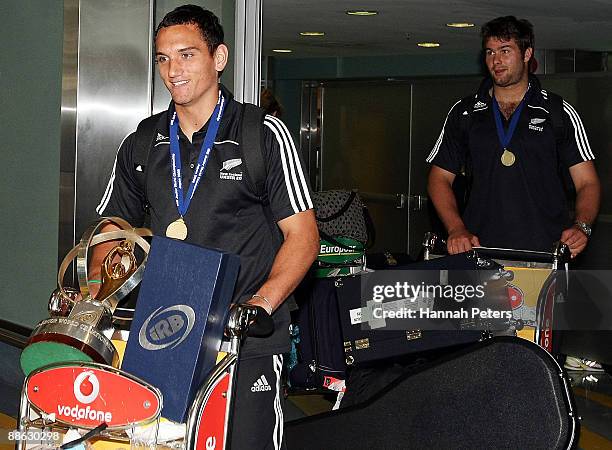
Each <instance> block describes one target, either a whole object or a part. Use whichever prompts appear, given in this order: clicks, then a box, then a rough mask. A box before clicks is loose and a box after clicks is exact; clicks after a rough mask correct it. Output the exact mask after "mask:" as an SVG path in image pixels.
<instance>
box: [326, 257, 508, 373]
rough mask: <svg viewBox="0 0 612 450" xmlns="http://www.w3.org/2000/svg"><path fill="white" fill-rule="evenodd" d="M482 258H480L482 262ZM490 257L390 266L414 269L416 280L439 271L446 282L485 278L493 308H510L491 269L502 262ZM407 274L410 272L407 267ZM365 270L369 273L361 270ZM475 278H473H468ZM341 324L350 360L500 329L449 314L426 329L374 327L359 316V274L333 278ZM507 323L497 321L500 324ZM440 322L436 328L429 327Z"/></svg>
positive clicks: (462, 340) (463, 340)
mask: <svg viewBox="0 0 612 450" xmlns="http://www.w3.org/2000/svg"><path fill="white" fill-rule="evenodd" d="M483 261H484V262H483ZM500 267H501V266H499V265H498V264H496V263H494V262H492V261H485V260H482V259H480V260H475V259H474V258H473V257H471V256H470V255H468V254H461V255H454V256H448V257H444V258H438V259H435V260H430V261H423V262H420V263H414V264H409V265H405V266H401V267H396V268H394V270H402V271H408V270H416V271H418V272H413V273H415V274H417V273H418V277H419V278H418V280H423V282H430V283H435V282H437V281H439V280H440V276H441V273H440V272H441V271H447V273H446V274H445V275H443V277H444V276H445V277H446V278H447V279H448V280H449V283H451V284H452V283H453V278H454V279H455V281H456V282H459V280H464V279H465V278H466V277H471V278H472V279H474V277H476V278H477V279H478V280H480V281H478V282H481V283H482V282H483V280H485V279H486V280H488V289H489V291H488V295H489V294H490V295H491V296H494V297H495V302H496V303H497V304H498V305H497V308H498V309H502V310H505V311H508V312H509V311H510V305H509V301H508V297H507V293H506V290H505V282H504V280H503V279H499V277H496V276H495V274H496V273H497V271H498V268H500ZM407 274H408V272H407ZM364 276H366V277H367V276H368V275H364ZM472 281H473V280H472ZM336 287H337V297H338V306H339V311H340V324H341V326H342V334H343V336H344V351H345V355H346V362H347V364H348V365H354V364H360V363H369V362H373V361H378V360H382V359H387V358H393V357H396V356H402V355H407V354H413V353H418V352H425V351H429V350H434V349H439V348H444V347H453V346H458V345H462V344H468V343H473V342H477V341H480V340H482V339H483V338H484V337H487V336H488V335H489V333H488V332H487V331H488V329H490V328H492V327H493V328H496V329H500V324H499V323H495V324H493V323H489V322H486V323H483V322H475V321H473V320H469V319H468V320H454V321H453V320H449V321H445V322H443V323H442V322H440V321H436V322H435V324H434V323H433V322H432V323H429V324H428V325H427V329H423V328H422V329H396V330H390V329H372V328H371V327H370V326H369V324H368V323H367V321H366V319H364V318H361V317H360V313H361V311H362V307H363V306H364V305H363V303H362V291H361V288H362V277H361V276H355V277H344V278H341V279H338V280H337V281H336ZM505 325H508V324H507V322H503V323H502V324H501V328H503V327H504V326H505ZM433 328H439V329H433Z"/></svg>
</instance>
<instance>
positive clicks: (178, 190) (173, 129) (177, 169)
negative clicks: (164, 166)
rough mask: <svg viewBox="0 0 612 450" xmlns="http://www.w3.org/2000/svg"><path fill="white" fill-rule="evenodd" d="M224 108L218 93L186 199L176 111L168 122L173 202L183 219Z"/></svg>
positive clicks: (223, 100) (204, 166)
mask: <svg viewBox="0 0 612 450" xmlns="http://www.w3.org/2000/svg"><path fill="white" fill-rule="evenodd" d="M224 106H225V97H223V95H222V94H221V92H219V100H218V101H217V105H216V106H215V109H214V111H213V113H212V116H210V123H209V124H208V130H206V136H205V137H204V142H202V148H200V156H199V157H198V165H197V166H196V168H195V170H194V172H193V178H192V179H191V183H190V184H189V189H188V190H187V197H186V198H185V197H184V195H183V181H182V180H183V179H182V175H181V173H182V163H181V149H180V146H179V136H178V126H179V118H178V116H177V115H176V111H174V114H173V115H172V120H170V161H171V162H172V188H173V189H174V201H175V202H176V207H177V209H178V212H179V214H180V215H181V217H184V216H185V214H187V210H188V209H189V204H190V203H191V199H192V198H193V194H194V193H195V190H196V189H197V187H198V184H199V183H200V179H201V178H202V175H204V171H205V170H206V165H207V164H208V159H209V156H210V151H211V150H212V147H213V144H214V143H215V137H216V136H217V131H218V130H219V123H220V122H221V117H222V116H223V109H224Z"/></svg>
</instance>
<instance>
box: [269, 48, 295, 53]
mask: <svg viewBox="0 0 612 450" xmlns="http://www.w3.org/2000/svg"><path fill="white" fill-rule="evenodd" d="M272 51H273V52H274V53H291V52H292V51H293V50H289V49H288V48H275V49H273V50H272Z"/></svg>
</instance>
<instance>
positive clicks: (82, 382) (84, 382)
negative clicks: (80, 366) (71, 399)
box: [74, 371, 100, 405]
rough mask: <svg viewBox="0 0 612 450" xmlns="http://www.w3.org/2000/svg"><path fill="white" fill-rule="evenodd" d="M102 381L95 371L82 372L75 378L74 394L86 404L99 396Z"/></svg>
mask: <svg viewBox="0 0 612 450" xmlns="http://www.w3.org/2000/svg"><path fill="white" fill-rule="evenodd" d="M99 393H100V382H99V381H98V378H97V377H96V375H95V374H94V373H93V372H89V371H88V372H83V373H80V374H79V375H78V376H77V377H76V379H75V380H74V396H75V397H76V399H77V400H78V401H79V402H80V403H83V404H85V405H88V404H89V403H91V402H93V401H94V400H95V399H96V398H98V394H99Z"/></svg>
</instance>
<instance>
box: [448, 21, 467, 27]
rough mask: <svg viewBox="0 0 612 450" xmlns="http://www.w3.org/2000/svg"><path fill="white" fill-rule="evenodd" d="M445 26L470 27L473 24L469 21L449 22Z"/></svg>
mask: <svg viewBox="0 0 612 450" xmlns="http://www.w3.org/2000/svg"><path fill="white" fill-rule="evenodd" d="M446 26H447V27H450V28H472V27H473V26H474V24H473V23H471V22H450V23H447V24H446Z"/></svg>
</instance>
